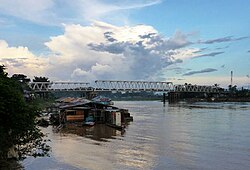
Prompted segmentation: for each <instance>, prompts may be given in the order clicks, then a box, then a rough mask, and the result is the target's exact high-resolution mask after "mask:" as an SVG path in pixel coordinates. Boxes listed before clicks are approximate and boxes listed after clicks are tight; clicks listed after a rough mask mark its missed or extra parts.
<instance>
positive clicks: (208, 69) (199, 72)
mask: <svg viewBox="0 0 250 170" xmlns="http://www.w3.org/2000/svg"><path fill="white" fill-rule="evenodd" d="M214 71H217V69H214V68H206V69H202V70H199V71H190V72H187V73H185V74H183V76H191V75H194V74H201V73H209V72H214Z"/></svg>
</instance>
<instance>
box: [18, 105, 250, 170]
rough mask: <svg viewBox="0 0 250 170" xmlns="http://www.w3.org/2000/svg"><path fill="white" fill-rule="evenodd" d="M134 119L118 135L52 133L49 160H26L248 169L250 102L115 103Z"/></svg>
mask: <svg viewBox="0 0 250 170" xmlns="http://www.w3.org/2000/svg"><path fill="white" fill-rule="evenodd" d="M115 106H118V107H120V108H126V109H128V110H129V112H130V113H131V115H132V116H133V117H134V121H133V122H130V124H129V125H127V127H126V131H125V132H124V133H123V132H120V131H116V130H114V129H112V128H108V127H107V128H103V126H102V125H100V126H96V127H88V128H85V129H84V130H82V131H81V132H79V133H78V135H77V134H74V133H54V132H52V127H48V128H46V129H43V131H44V132H46V133H47V134H48V137H49V138H50V139H51V142H50V143H49V144H50V145H51V147H52V152H51V157H49V158H48V157H45V158H36V159H35V158H27V159H25V160H24V161H23V162H22V165H23V166H24V168H25V169H27V170H33V169H36V170H44V169H50V170H53V169H62V170H63V169H73V170H79V169H160V170H161V169H178V170H180V169H204V170H206V169H228V170H231V169H232V170H235V169H250V103H246V102H245V103H244V102H243V103H202V102H201V103H193V104H189V103H184V102H183V103H178V104H167V103H166V105H165V106H163V103H161V102H158V101H117V102H115Z"/></svg>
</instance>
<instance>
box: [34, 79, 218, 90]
mask: <svg viewBox="0 0 250 170" xmlns="http://www.w3.org/2000/svg"><path fill="white" fill-rule="evenodd" d="M29 87H30V88H31V89H32V90H33V91H34V92H51V91H83V92H91V91H93V92H94V91H96V92H98V91H152V92H204V93H218V92H219V89H221V88H219V87H217V86H201V85H191V84H189V85H175V84H173V83H172V82H156V81H113V80H96V81H95V82H94V84H93V85H92V86H91V85H90V83H85V82H31V83H29Z"/></svg>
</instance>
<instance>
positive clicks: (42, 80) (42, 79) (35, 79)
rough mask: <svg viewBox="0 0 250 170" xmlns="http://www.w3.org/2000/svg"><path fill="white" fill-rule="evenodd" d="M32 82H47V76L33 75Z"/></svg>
mask: <svg viewBox="0 0 250 170" xmlns="http://www.w3.org/2000/svg"><path fill="white" fill-rule="evenodd" d="M33 82H49V78H47V77H37V76H35V77H34V79H33Z"/></svg>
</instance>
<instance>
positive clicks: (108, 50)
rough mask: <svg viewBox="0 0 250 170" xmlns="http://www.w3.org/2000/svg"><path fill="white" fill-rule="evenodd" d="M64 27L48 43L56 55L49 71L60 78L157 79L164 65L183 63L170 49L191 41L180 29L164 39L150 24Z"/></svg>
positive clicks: (99, 23)
mask: <svg viewBox="0 0 250 170" xmlns="http://www.w3.org/2000/svg"><path fill="white" fill-rule="evenodd" d="M64 26H65V32H64V34H63V35H59V36H56V37H51V41H49V42H46V43H45V45H46V46H47V47H48V48H49V49H50V50H51V51H52V53H54V54H55V56H53V57H50V58H49V59H50V63H51V65H50V67H49V69H48V72H47V74H48V75H50V76H54V75H57V77H58V79H65V77H71V79H74V80H79V78H80V79H81V80H94V79H130V80H131V79H157V75H158V73H160V72H161V71H162V69H163V68H165V67H168V66H169V65H171V64H174V63H177V62H181V60H180V59H178V58H175V56H172V55H169V53H168V52H169V51H170V50H180V49H181V48H183V47H186V46H187V45H189V44H190V42H189V41H188V40H187V37H186V36H185V34H182V33H181V32H177V33H176V34H174V35H173V37H170V38H165V37H163V36H162V35H160V34H159V33H158V32H157V30H155V29H154V28H153V27H151V26H147V25H137V26H133V27H130V26H120V27H119V26H114V25H111V24H107V23H104V22H94V23H93V24H92V25H90V26H81V25H75V24H71V25H67V24H65V25H64ZM190 53H191V52H190ZM158 79H159V77H158Z"/></svg>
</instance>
